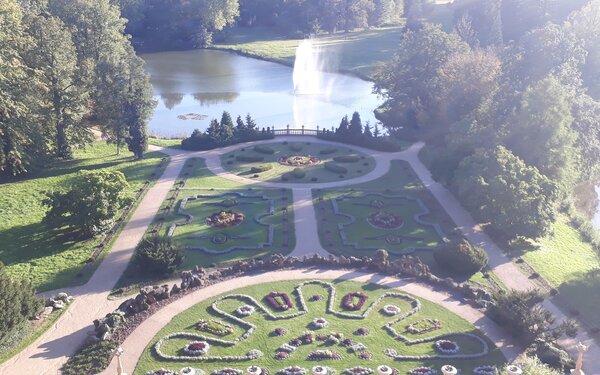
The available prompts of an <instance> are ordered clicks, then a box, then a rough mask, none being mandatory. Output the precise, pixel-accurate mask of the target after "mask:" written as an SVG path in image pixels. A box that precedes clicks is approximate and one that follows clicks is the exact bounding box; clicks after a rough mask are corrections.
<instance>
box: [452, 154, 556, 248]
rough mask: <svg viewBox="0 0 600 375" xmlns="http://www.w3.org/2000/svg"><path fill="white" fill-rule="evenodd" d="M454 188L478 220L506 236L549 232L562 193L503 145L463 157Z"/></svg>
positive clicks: (539, 234) (535, 235)
mask: <svg viewBox="0 0 600 375" xmlns="http://www.w3.org/2000/svg"><path fill="white" fill-rule="evenodd" d="M454 188H455V190H456V192H457V195H458V197H459V198H460V200H461V201H462V203H463V204H464V205H465V207H467V208H468V209H469V210H470V211H471V212H472V213H473V216H474V217H475V218H476V219H477V220H479V221H481V222H486V223H487V222H489V223H490V225H491V226H492V227H493V228H494V229H495V230H497V231H499V232H501V233H503V234H504V235H505V236H506V237H507V238H512V237H515V236H525V237H534V238H535V237H541V236H544V235H546V234H548V233H549V232H550V231H551V226H552V223H553V222H554V220H555V216H556V209H557V203H558V198H559V195H560V194H559V193H558V189H557V187H556V185H555V184H554V183H553V182H552V181H550V179H548V178H547V177H545V176H544V175H542V174H541V173H540V172H539V171H538V170H537V169H536V168H535V167H531V166H527V165H526V164H525V162H523V160H521V159H519V158H518V157H517V156H515V155H513V154H512V153H511V152H510V150H508V149H506V148H505V147H503V146H497V147H496V148H494V149H479V150H477V151H476V152H475V154H473V155H472V156H469V157H467V158H466V159H465V160H463V161H462V162H461V163H460V165H459V167H458V169H457V170H456V173H455V178H454Z"/></svg>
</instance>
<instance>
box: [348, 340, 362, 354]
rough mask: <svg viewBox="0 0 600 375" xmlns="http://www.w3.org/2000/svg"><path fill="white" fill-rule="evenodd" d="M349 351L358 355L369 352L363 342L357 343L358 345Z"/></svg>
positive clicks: (351, 347) (352, 346)
mask: <svg viewBox="0 0 600 375" xmlns="http://www.w3.org/2000/svg"><path fill="white" fill-rule="evenodd" d="M348 350H349V351H350V352H351V353H358V352H362V351H364V350H367V346H366V345H365V344H363V343H362V342H357V343H356V344H354V345H351V346H350V348H348Z"/></svg>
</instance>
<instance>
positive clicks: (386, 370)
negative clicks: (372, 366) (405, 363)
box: [377, 365, 394, 375]
mask: <svg viewBox="0 0 600 375" xmlns="http://www.w3.org/2000/svg"><path fill="white" fill-rule="evenodd" d="M392 372H394V370H392V368H391V367H390V366H386V365H380V366H377V374H379V375H392Z"/></svg>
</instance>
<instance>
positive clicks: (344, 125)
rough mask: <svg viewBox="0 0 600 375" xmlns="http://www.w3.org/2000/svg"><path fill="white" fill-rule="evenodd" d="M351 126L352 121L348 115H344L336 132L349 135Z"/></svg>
mask: <svg viewBox="0 0 600 375" xmlns="http://www.w3.org/2000/svg"><path fill="white" fill-rule="evenodd" d="M349 127H350V121H348V116H344V117H342V121H340V126H339V127H338V128H337V131H336V133H337V134H338V135H340V136H346V135H348V131H349Z"/></svg>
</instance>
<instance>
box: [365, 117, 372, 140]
mask: <svg viewBox="0 0 600 375" xmlns="http://www.w3.org/2000/svg"><path fill="white" fill-rule="evenodd" d="M363 134H364V136H365V137H367V138H373V132H372V131H371V124H370V123H369V121H367V122H366V123H365V130H364V131H363Z"/></svg>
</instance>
